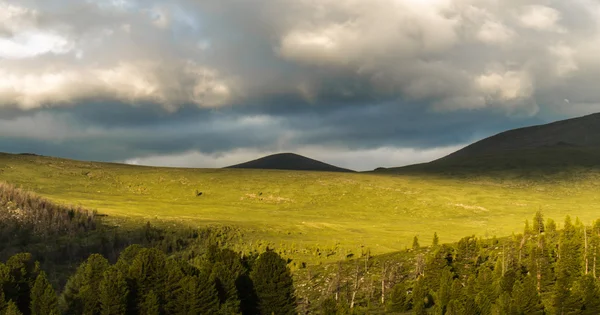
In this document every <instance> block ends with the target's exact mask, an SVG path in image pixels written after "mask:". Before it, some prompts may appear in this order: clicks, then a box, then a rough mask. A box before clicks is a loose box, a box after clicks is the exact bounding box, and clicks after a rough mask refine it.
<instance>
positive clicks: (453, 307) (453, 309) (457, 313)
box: [445, 300, 465, 315]
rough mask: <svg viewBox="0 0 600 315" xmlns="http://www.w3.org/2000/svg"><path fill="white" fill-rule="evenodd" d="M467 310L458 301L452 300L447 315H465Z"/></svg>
mask: <svg viewBox="0 0 600 315" xmlns="http://www.w3.org/2000/svg"><path fill="white" fill-rule="evenodd" d="M464 313H465V308H464V307H463V306H462V304H461V303H460V302H459V301H457V300H451V301H450V302H449V303H448V307H447V309H446V313H445V315H464Z"/></svg>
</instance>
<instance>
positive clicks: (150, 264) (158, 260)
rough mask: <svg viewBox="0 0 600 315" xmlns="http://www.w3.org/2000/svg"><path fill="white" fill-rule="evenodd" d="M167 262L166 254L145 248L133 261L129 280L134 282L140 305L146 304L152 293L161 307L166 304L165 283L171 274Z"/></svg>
mask: <svg viewBox="0 0 600 315" xmlns="http://www.w3.org/2000/svg"><path fill="white" fill-rule="evenodd" d="M166 260H167V257H166V255H165V253H164V252H162V251H161V250H159V249H156V248H144V249H142V250H140V251H139V253H138V254H137V255H136V256H135V258H134V259H133V261H132V263H131V266H130V268H129V278H130V279H131V281H132V282H133V286H134V288H135V295H136V299H137V304H138V305H142V304H144V303H145V299H146V298H147V295H148V294H149V293H150V291H152V292H153V294H154V295H155V296H156V298H157V299H158V306H159V307H161V306H163V304H164V303H165V300H166V296H167V293H166V287H165V283H167V279H168V274H169V270H168V268H167V262H166ZM161 311H162V309H161Z"/></svg>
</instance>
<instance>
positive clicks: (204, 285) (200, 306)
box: [177, 276, 219, 314]
mask: <svg viewBox="0 0 600 315" xmlns="http://www.w3.org/2000/svg"><path fill="white" fill-rule="evenodd" d="M177 301H178V305H179V308H178V310H177V311H178V312H177V313H178V314H217V313H218V312H219V297H218V294H217V290H216V289H215V287H214V285H213V282H212V281H209V278H208V277H204V276H200V277H199V276H185V277H184V278H183V279H181V291H180V294H179V297H178V299H177Z"/></svg>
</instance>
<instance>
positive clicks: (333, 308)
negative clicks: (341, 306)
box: [321, 298, 338, 315]
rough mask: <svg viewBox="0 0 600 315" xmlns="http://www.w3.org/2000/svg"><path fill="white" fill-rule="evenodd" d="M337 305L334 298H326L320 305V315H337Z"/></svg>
mask: <svg viewBox="0 0 600 315" xmlns="http://www.w3.org/2000/svg"><path fill="white" fill-rule="evenodd" d="M337 312H338V310H337V303H336V302H335V299H334V298H327V299H325V300H324V301H323V302H322V303H321V314H322V315H337Z"/></svg>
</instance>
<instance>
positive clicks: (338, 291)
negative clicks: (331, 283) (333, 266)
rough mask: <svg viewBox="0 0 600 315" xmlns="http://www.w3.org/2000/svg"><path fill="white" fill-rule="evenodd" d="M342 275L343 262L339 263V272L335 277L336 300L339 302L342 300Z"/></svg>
mask: <svg viewBox="0 0 600 315" xmlns="http://www.w3.org/2000/svg"><path fill="white" fill-rule="evenodd" d="M341 273H342V262H341V261H339V262H338V271H337V274H336V276H335V300H336V301H339V299H340V277H341Z"/></svg>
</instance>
